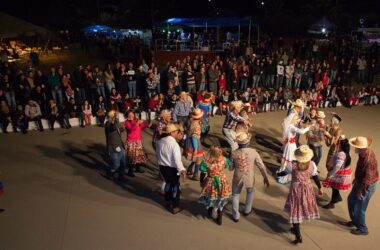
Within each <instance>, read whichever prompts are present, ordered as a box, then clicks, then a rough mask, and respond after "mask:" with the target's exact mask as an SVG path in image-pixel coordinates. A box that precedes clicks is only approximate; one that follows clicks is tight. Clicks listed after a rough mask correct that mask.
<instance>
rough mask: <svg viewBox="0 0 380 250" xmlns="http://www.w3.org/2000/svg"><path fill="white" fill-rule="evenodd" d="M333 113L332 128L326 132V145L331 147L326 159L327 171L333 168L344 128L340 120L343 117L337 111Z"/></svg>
mask: <svg viewBox="0 0 380 250" xmlns="http://www.w3.org/2000/svg"><path fill="white" fill-rule="evenodd" d="M331 114H332V118H331V124H330V129H328V131H325V132H324V134H325V142H326V145H327V146H328V147H330V148H329V152H328V154H327V159H326V169H327V171H330V170H331V169H332V168H333V165H334V155H335V153H336V145H337V143H338V140H339V137H340V136H341V135H342V129H341V128H340V122H341V121H342V118H341V117H340V116H339V115H338V114H337V113H334V112H331Z"/></svg>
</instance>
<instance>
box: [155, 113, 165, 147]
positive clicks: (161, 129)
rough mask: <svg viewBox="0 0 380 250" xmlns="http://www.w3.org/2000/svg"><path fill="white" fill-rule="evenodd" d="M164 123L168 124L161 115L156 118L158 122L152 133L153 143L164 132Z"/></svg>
mask: <svg viewBox="0 0 380 250" xmlns="http://www.w3.org/2000/svg"><path fill="white" fill-rule="evenodd" d="M166 125H168V123H167V122H166V121H165V120H164V119H163V118H161V117H160V118H158V124H157V127H156V129H155V130H154V133H153V142H154V143H157V142H158V140H160V139H161V136H162V134H163V133H165V128H166Z"/></svg>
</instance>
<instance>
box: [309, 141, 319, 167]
mask: <svg viewBox="0 0 380 250" xmlns="http://www.w3.org/2000/svg"><path fill="white" fill-rule="evenodd" d="M309 147H310V148H311V150H313V153H314V156H313V158H312V159H311V160H312V161H313V162H314V163H315V165H316V166H317V167H318V164H319V162H320V161H321V158H322V146H320V147H315V146H313V145H311V144H309Z"/></svg>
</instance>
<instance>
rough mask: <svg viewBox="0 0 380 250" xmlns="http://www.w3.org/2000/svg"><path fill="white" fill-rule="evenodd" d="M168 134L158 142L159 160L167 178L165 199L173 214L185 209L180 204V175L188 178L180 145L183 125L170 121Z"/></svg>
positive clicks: (167, 128)
mask: <svg viewBox="0 0 380 250" xmlns="http://www.w3.org/2000/svg"><path fill="white" fill-rule="evenodd" d="M166 132H167V134H168V136H166V137H164V138H162V139H161V140H159V141H158V143H157V149H156V154H157V161H158V165H159V166H160V172H161V174H162V176H163V177H164V180H165V183H166V185H165V200H166V202H167V207H168V209H169V210H170V211H171V212H172V214H177V213H179V212H181V211H182V210H183V209H182V208H181V207H180V206H179V202H180V196H181V191H180V188H179V187H180V177H181V178H182V179H183V180H184V179H185V178H186V169H185V168H184V167H183V164H182V160H181V149H180V147H179V145H178V141H180V140H181V139H182V137H183V128H182V126H181V125H176V124H172V123H169V124H168V125H167V126H166Z"/></svg>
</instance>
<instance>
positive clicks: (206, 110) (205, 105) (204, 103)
mask: <svg viewBox="0 0 380 250" xmlns="http://www.w3.org/2000/svg"><path fill="white" fill-rule="evenodd" d="M210 101H211V95H210V94H209V93H206V94H205V95H204V96H203V99H202V100H201V101H200V102H199V103H198V104H197V108H199V109H200V110H202V111H203V117H202V134H201V139H202V141H203V140H204V138H205V137H206V136H207V134H208V132H209V130H210V123H209V115H210V114H211V111H212V106H211V102H210Z"/></svg>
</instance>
